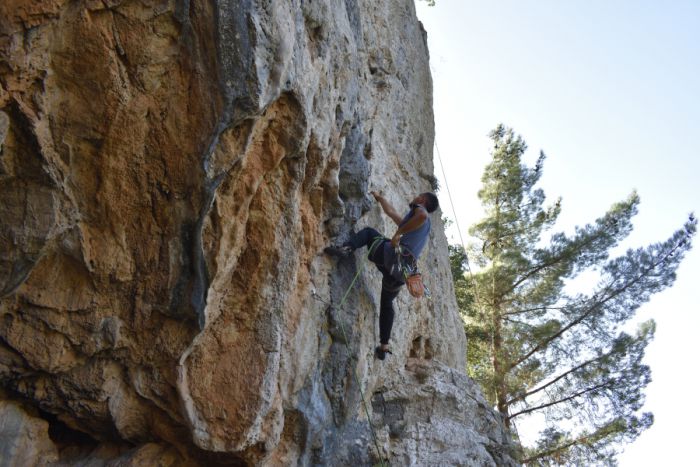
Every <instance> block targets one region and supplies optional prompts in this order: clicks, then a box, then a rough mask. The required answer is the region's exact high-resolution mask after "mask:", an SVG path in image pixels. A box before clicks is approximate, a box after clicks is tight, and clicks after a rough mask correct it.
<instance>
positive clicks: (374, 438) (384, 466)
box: [311, 237, 388, 467]
mask: <svg viewBox="0 0 700 467" xmlns="http://www.w3.org/2000/svg"><path fill="white" fill-rule="evenodd" d="M383 241H384V238H383V237H377V238H375V239H374V241H373V242H372V245H371V246H370V247H369V249H368V255H367V259H368V260H369V258H370V255H371V254H372V253H373V250H374V248H375V247H376V246H377V245H378V244H380V243H381V242H383ZM364 268H365V262H364V261H363V262H362V265H361V266H360V268H359V269H358V270H357V273H355V277H353V278H352V282H350V286H349V287H348V288H347V290H346V291H345V293H344V294H343V298H342V299H341V300H340V303H339V304H338V306H337V307H335V306H334V305H333V304H331V303H328V302H326V301H324V300H323V299H321V297H319V295H318V294H317V293H316V291H315V290H314V291H312V292H311V295H312V296H313V297H314V298H315V299H317V300H319V301H321V302H323V303H326V304H327V305H329V306H330V307H331V308H335V309H336V310H338V311H340V309H341V308H342V307H343V304H345V300H346V299H347V298H348V295H349V294H350V291H351V290H352V288H353V287H354V286H355V282H357V278H358V277H360V274H361V273H362V271H363V270H364ZM338 323H339V324H340V332H341V333H342V334H343V340H344V342H345V345H346V346H347V345H348V342H350V341H349V340H348V335H347V334H346V333H345V326H344V325H343V320H342V319H339V320H338ZM352 376H353V379H354V381H355V384H356V385H357V387H358V388H359V389H360V398H361V399H362V406H363V408H364V409H365V415H366V416H367V423H368V424H369V429H370V432H371V433H372V441H373V442H374V448H375V449H376V450H377V456H378V457H379V465H381V466H382V467H388V465H387V464H386V463H384V458H383V457H382V452H381V451H380V449H379V442H378V441H377V434H376V433H375V432H374V427H373V426H372V419H371V418H370V415H369V409H368V408H367V401H366V399H365V392H364V390H363V389H362V385H361V384H360V378H358V377H357V371H356V370H355V367H354V366H353V368H352Z"/></svg>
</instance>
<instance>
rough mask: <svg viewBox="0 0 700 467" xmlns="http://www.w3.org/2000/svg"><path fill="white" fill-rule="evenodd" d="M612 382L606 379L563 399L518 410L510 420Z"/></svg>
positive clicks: (510, 416)
mask: <svg viewBox="0 0 700 467" xmlns="http://www.w3.org/2000/svg"><path fill="white" fill-rule="evenodd" d="M611 382H612V380H608V381H605V382H604V383H600V384H596V385H595V386H591V387H590V388H586V389H584V390H583V391H579V392H577V393H575V394H572V395H570V396H568V397H565V398H563V399H559V400H556V401H552V402H548V403H546V404H542V405H538V406H537V407H529V408H527V409H523V410H521V411H520V412H516V413H514V414H513V415H509V416H508V420H512V419H514V418H515V417H517V416H518V415H524V414H526V413H530V412H534V411H535V410H541V409H546V408H547V407H551V406H553V405H557V404H561V403H563V402H567V401H570V400H572V399H576V398H577V397H579V396H582V395H584V394H587V393H589V392H593V391H597V390H598V389H600V388H603V387H605V386H607V385H609V384H610V383H611Z"/></svg>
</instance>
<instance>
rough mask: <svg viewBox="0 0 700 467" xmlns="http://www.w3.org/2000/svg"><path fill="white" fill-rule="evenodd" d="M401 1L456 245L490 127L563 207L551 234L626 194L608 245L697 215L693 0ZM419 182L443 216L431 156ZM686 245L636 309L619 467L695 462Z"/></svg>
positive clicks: (692, 307)
mask: <svg viewBox="0 0 700 467" xmlns="http://www.w3.org/2000/svg"><path fill="white" fill-rule="evenodd" d="M416 4H417V5H416V7H417V10H418V17H419V19H420V20H421V21H422V22H423V24H424V27H425V29H426V30H427V32H428V46H429V49H430V55H431V59H430V65H431V70H432V75H433V93H434V109H435V131H436V140H437V145H438V147H439V150H440V154H441V156H442V162H443V164H444V167H445V171H446V173H447V183H448V184H449V188H450V191H451V193H452V198H453V200H454V202H455V205H456V210H457V213H456V217H457V220H458V222H459V224H460V226H461V230H462V233H463V234H465V235H466V232H467V230H468V227H469V226H470V225H471V224H472V223H473V222H475V221H476V220H477V219H479V218H480V216H481V211H480V205H479V202H478V199H477V195H476V193H477V191H478V189H479V188H480V179H481V174H482V171H483V167H484V165H485V164H486V163H487V162H488V160H489V139H488V137H487V134H488V132H489V131H490V130H492V129H493V128H494V127H495V126H496V125H497V124H498V123H504V124H506V125H507V126H510V127H512V128H514V129H515V131H516V132H517V133H519V134H521V135H522V136H523V138H524V139H525V141H527V143H528V146H529V148H530V149H529V154H528V157H529V161H528V162H529V163H532V161H534V160H535V159H536V157H537V155H538V153H539V151H540V150H543V151H544V152H545V154H546V155H547V159H546V161H545V165H544V175H543V177H542V179H541V182H540V186H541V187H542V188H544V190H545V193H546V194H547V197H548V199H549V200H554V199H556V198H557V197H559V196H561V197H562V198H563V201H562V215H561V216H560V224H559V228H560V229H563V230H568V229H571V228H573V226H574V225H577V224H578V225H582V224H585V223H587V222H591V221H593V220H595V219H596V218H597V217H598V216H600V215H602V214H603V213H604V212H605V211H606V209H608V208H609V207H610V205H611V204H612V203H614V202H615V201H619V200H621V199H623V198H625V197H626V196H627V195H628V194H629V193H630V192H631V191H632V190H634V189H636V190H637V191H638V193H639V195H640V197H641V206H640V210H639V214H638V215H637V216H636V218H635V220H634V226H635V229H634V232H633V233H632V235H630V237H629V240H628V241H626V242H625V244H624V248H628V247H638V246H644V245H647V244H649V243H652V242H656V241H661V240H664V239H666V238H667V237H668V236H670V234H671V233H672V232H673V231H674V230H676V229H677V228H679V227H680V226H681V225H682V224H683V222H684V221H685V220H686V218H687V215H688V214H689V213H690V212H691V211H694V212H695V213H696V214H698V215H700V150H699V146H700V145H699V144H698V140H699V136H700V1H696V0H674V1H670V2H663V1H657V0H626V1H625V0H617V1H610V0H587V1H584V0H578V1H576V0H568V1H562V0H530V1H526V0H508V1H506V0H482V1H472V0H437V1H436V6H434V7H428V6H427V5H426V4H425V2H423V1H417V2H416ZM435 171H436V175H437V176H438V179H439V180H440V182H441V186H442V187H443V188H442V190H441V193H440V199H441V204H442V207H443V212H444V213H445V215H447V216H448V217H451V218H454V217H455V215H454V214H453V213H452V211H451V208H450V206H449V201H448V198H447V190H446V189H445V181H444V179H443V176H442V173H441V170H440V163H439V161H438V159H437V158H436V159H435ZM450 233H451V234H452V235H453V241H454V242H455V243H456V242H458V239H457V237H456V233H455V230H454V229H452V230H451V231H450V232H448V236H449V234H450ZM465 241H468V239H467V238H465ZM699 241H700V238H698V237H696V238H695V244H696V245H695V249H694V250H692V251H691V252H690V253H689V254H688V255H687V256H686V259H685V261H684V262H683V264H682V265H681V267H680V268H679V270H678V279H677V281H676V283H675V285H674V286H673V287H672V288H670V289H666V290H665V291H664V292H662V293H660V294H658V295H656V296H654V297H653V298H652V300H651V301H650V302H649V303H647V304H645V305H644V306H643V307H642V308H641V309H640V311H639V312H638V316H639V317H640V318H642V319H648V318H653V319H655V320H656V322H657V332H656V338H655V339H654V341H653V342H652V343H651V344H650V345H649V346H648V347H647V353H646V357H645V362H646V363H647V364H648V365H649V366H650V367H651V369H652V377H653V382H652V383H651V384H650V385H649V386H648V387H647V399H646V400H647V403H646V406H645V409H646V410H651V411H652V412H654V415H655V417H656V420H655V423H654V425H653V426H652V427H651V428H650V429H649V430H648V431H647V432H645V433H644V434H642V435H641V436H640V437H639V438H638V439H637V441H636V442H635V443H634V444H632V445H629V446H628V447H627V448H626V451H625V453H624V454H623V455H622V456H621V457H620V458H619V460H620V465H622V466H635V467H636V466H646V465H649V466H651V465H689V463H692V462H695V463H697V462H698V461H697V443H698V439H697V435H698V434H700V429H698V424H699V423H700V407H699V406H698V404H697V402H696V392H697V391H698V388H700V384H699V383H700V376H699V375H698V372H700V363H699V360H700V350H699V348H700V306H699V305H698V303H700V282H699V281H698V278H699V277H700V245H698V242H699ZM522 434H523V433H522V432H521V435H522Z"/></svg>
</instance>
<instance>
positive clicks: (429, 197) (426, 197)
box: [411, 192, 439, 212]
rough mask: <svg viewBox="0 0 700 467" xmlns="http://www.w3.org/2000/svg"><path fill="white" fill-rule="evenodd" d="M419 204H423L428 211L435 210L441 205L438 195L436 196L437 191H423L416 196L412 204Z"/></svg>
mask: <svg viewBox="0 0 700 467" xmlns="http://www.w3.org/2000/svg"><path fill="white" fill-rule="evenodd" d="M418 204H420V205H421V206H423V207H424V208H425V210H426V211H428V212H433V211H435V210H436V209H437V208H438V206H439V203H438V198H437V196H435V193H430V192H426V193H421V194H420V195H418V196H416V197H415V199H414V200H413V201H411V206H413V205H418Z"/></svg>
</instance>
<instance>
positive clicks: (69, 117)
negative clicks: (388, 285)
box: [0, 0, 511, 465]
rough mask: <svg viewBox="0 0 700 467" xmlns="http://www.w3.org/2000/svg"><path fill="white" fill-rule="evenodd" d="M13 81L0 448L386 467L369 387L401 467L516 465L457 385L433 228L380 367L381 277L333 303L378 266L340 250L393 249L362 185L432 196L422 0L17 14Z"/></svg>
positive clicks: (9, 41)
mask: <svg viewBox="0 0 700 467" xmlns="http://www.w3.org/2000/svg"><path fill="white" fill-rule="evenodd" d="M0 85H1V88H0V151H1V152H0V314H1V316H0V381H1V382H2V387H3V389H4V392H3V399H5V400H6V402H3V404H4V405H3V406H2V410H3V413H8V414H10V415H8V417H9V418H8V420H10V419H12V420H16V422H13V423H15V425H13V428H12V429H13V430H15V431H13V433H14V434H13V435H12V436H14V438H12V441H8V442H6V443H5V445H4V446H3V447H2V449H3V452H18V451H17V449H15V448H13V447H12V446H20V445H21V444H18V443H21V442H23V441H21V440H20V437H21V436H20V435H19V434H18V433H25V432H26V433H28V434H27V436H29V437H31V436H34V437H38V438H40V439H41V440H42V442H41V443H40V444H37V447H36V448H35V451H34V452H31V453H29V454H27V455H31V456H35V457H34V459H44V460H43V461H39V460H38V461H37V462H49V461H51V459H54V457H52V456H57V457H56V459H57V460H56V462H58V463H59V464H60V463H68V464H71V465H103V464H110V465H153V464H156V463H160V465H179V464H182V465H191V464H202V465H211V464H214V463H228V464H231V463H233V464H252V465H295V464H296V465H323V464H334V465H341V464H344V465H348V464H357V465H371V464H372V463H374V462H376V461H377V460H378V459H379V454H378V453H377V452H376V450H375V449H374V447H373V445H372V443H371V442H370V425H369V423H368V422H367V419H366V416H365V414H364V412H363V407H362V404H361V396H360V389H362V390H363V391H364V393H365V394H366V396H367V398H368V399H371V403H370V401H369V400H368V403H370V407H369V410H370V411H371V412H372V415H371V416H372V418H373V421H374V424H375V425H376V428H377V430H378V431H379V438H380V449H381V450H382V453H381V456H382V457H388V458H389V459H390V460H391V463H392V464H394V465H404V464H406V463H407V464H414V465H431V464H435V465H437V464H439V465H449V464H454V465H481V464H483V465H491V464H493V463H497V464H499V465H504V464H508V463H509V462H511V461H510V458H508V457H507V455H504V454H503V452H505V451H504V450H507V448H508V446H507V445H508V442H507V437H506V436H505V434H504V433H503V431H502V428H501V427H500V425H499V424H498V423H496V422H495V419H494V416H493V414H491V412H490V411H489V410H488V409H486V408H485V406H484V404H483V400H481V399H479V396H478V394H477V391H476V389H475V388H474V387H473V385H472V384H471V383H469V381H468V380H466V378H465V377H464V376H459V372H458V371H456V370H460V369H462V368H463V367H464V364H465V361H464V350H463V349H464V336H463V333H462V331H461V329H462V326H461V323H460V320H459V317H458V315H457V312H456V304H455V300H454V293H453V290H452V287H451V278H450V272H449V266H448V261H447V244H446V240H445V237H444V234H443V232H442V229H441V223H440V219H439V213H436V214H435V215H434V216H433V224H434V226H435V228H434V229H433V233H432V235H431V240H430V244H429V247H428V251H427V253H426V254H425V255H424V258H422V259H421V265H422V268H423V270H424V271H426V272H429V274H428V276H429V279H428V285H429V286H430V288H431V289H432V290H433V295H434V297H435V299H434V300H432V301H415V300H413V299H411V298H410V297H409V296H408V294H407V293H406V292H402V294H401V295H400V297H399V299H398V301H397V319H396V323H395V326H394V332H393V339H392V343H393V348H394V355H393V356H392V357H391V358H390V359H389V360H388V361H386V362H379V361H376V360H374V359H373V358H372V349H373V347H374V345H376V342H377V340H378V330H377V317H376V315H377V310H378V295H379V277H380V276H379V274H378V272H377V271H376V270H374V269H373V268H372V267H368V268H364V269H363V270H362V272H361V273H360V278H359V281H358V283H357V285H356V286H355V289H354V291H353V292H352V293H351V294H350V295H349V299H348V300H347V302H346V304H345V306H344V307H343V309H341V310H338V309H337V307H335V306H330V304H338V303H339V302H340V300H341V296H342V294H343V292H344V291H345V289H346V288H347V287H348V286H349V285H350V282H351V280H352V277H353V276H354V275H355V273H356V272H357V270H358V268H361V267H363V266H362V265H363V264H364V263H365V260H364V259H363V258H362V257H361V255H360V254H359V253H358V254H357V255H356V257H355V258H352V259H346V260H342V261H339V262H336V261H334V260H331V259H329V258H327V257H324V255H322V254H321V250H322V248H323V246H324V245H326V244H328V243H330V242H333V241H338V240H343V239H344V238H346V237H347V235H348V234H349V233H350V231H351V230H353V229H359V228H361V227H364V226H367V225H371V226H374V227H376V228H378V229H379V230H383V231H384V232H386V233H387V234H389V233H391V232H392V229H391V226H390V225H389V223H388V219H387V218H386V217H385V216H383V215H382V214H381V211H380V209H379V207H378V206H377V205H376V204H375V203H373V202H372V201H371V200H370V197H369V196H368V195H367V192H368V191H369V190H371V189H375V190H381V191H383V192H384V193H385V195H386V196H387V197H388V198H389V199H390V200H391V201H392V202H393V203H395V204H396V205H397V206H401V205H403V204H404V203H405V202H407V200H408V199H410V198H411V197H412V196H413V195H415V194H417V193H419V192H422V191H426V190H429V189H430V188H431V183H432V181H433V180H434V178H433V176H432V173H433V168H432V161H431V155H432V144H433V120H432V109H431V105H432V102H431V101H432V97H431V86H432V85H431V79H430V73H429V68H428V53H427V49H426V43H425V32H424V31H423V30H422V27H421V25H420V23H418V21H417V20H416V17H415V12H414V7H413V3H412V0H386V1H382V2H376V1H370V0H344V1H343V0H303V1H302V0H288V1H262V0H219V1H215V0H211V1H197V2H190V1H184V0H172V1H168V0H164V1H155V0H154V1H149V0H140V1H139V0H123V1H120V0H99V1H98V0H72V1H69V0H50V1H41V2H37V1H31V0H5V1H3V2H2V4H1V5H0ZM344 331H345V332H344ZM409 359H410V360H409ZM431 360H432V361H433V362H432V363H431ZM436 360H439V361H440V362H444V363H441V364H438V363H435V361H436ZM421 362H422V363H421ZM416 369H418V370H416ZM354 375H357V378H358V379H357V381H359V386H358V384H357V383H356V380H355V378H354ZM421 375H423V376H421ZM426 375H427V376H426ZM421 378H423V379H421ZM428 394H430V395H431V396H430V398H431V399H430V400H431V402H428V399H427V397H428V396H427V395H428ZM9 401H13V402H9ZM473 401H476V402H473ZM387 404H388V406H389V407H394V406H397V407H400V408H401V409H400V412H401V416H400V417H399V418H396V417H397V415H392V413H393V412H391V410H389V412H387V411H386V410H387V409H385V408H383V407H384V406H387ZM392 404H394V405H392ZM474 404H476V405H474ZM23 407H27V408H29V410H30V411H32V410H33V411H34V412H33V413H32V414H30V413H29V412H27V411H24V409H23ZM392 410H393V409H392ZM397 410H398V409H397ZM462 410H464V411H465V412H464V413H462ZM455 412H458V413H455ZM433 413H434V414H435V415H432V414H433ZM467 414H472V415H467ZM47 423H48V425H49V428H48V436H49V439H47V437H46V431H47V429H46V424H47ZM401 423H403V425H401ZM397 424H398V425H401V427H402V428H401V427H399V428H396V426H398V425H397ZM23 430H24V431H23ZM8 439H9V438H8ZM49 441H50V442H51V443H54V445H53V446H52V445H51V444H50V443H49ZM12 443H15V444H12ZM499 443H501V444H499ZM13 449H15V450H14V451H12V450H13ZM8 450H9V451H8ZM17 462H20V461H17Z"/></svg>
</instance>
